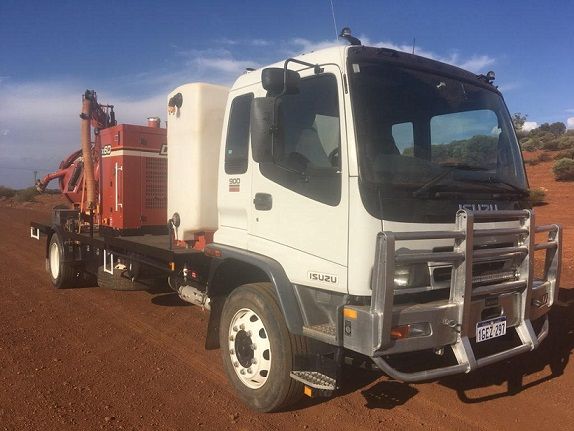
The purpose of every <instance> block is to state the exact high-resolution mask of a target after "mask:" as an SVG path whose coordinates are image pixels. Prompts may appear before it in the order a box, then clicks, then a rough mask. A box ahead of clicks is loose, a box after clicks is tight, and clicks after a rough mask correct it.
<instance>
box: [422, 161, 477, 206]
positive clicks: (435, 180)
mask: <svg viewBox="0 0 574 431" xmlns="http://www.w3.org/2000/svg"><path fill="white" fill-rule="evenodd" d="M440 166H442V167H445V168H447V170H446V171H444V172H441V173H440V174H438V175H436V176H435V177H433V178H431V179H430V180H429V181H427V182H426V183H424V184H423V185H422V186H420V187H419V188H418V189H416V190H415V191H414V192H413V197H415V198H418V197H420V196H421V195H423V194H424V193H426V192H427V191H428V190H429V189H430V188H431V187H432V186H434V185H435V184H436V183H438V182H439V181H440V180H442V179H443V178H444V177H446V176H447V175H448V174H450V173H452V171H454V170H456V169H459V170H462V171H487V170H488V169H486V168H483V167H481V166H473V165H467V164H465V163H442V164H441V165H440Z"/></svg>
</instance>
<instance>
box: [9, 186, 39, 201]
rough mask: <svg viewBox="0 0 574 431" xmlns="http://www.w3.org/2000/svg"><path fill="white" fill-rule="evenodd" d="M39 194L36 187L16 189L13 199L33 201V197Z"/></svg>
mask: <svg viewBox="0 0 574 431" xmlns="http://www.w3.org/2000/svg"><path fill="white" fill-rule="evenodd" d="M39 194H40V193H39V192H38V190H36V187H28V188H27V189H22V190H18V191H17V192H16V194H15V195H14V200H16V201H18V202H33V201H34V197H35V196H37V195H39Z"/></svg>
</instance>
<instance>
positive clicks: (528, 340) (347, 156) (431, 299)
mask: <svg viewBox="0 0 574 431" xmlns="http://www.w3.org/2000/svg"><path fill="white" fill-rule="evenodd" d="M493 79H494V78H493V74H489V75H487V76H483V75H480V76H477V75H474V74H472V73H470V72H467V71H464V70H461V69H459V68H457V67H454V66H450V65H446V64H443V63H439V62H436V61H434V60H429V59H425V58H421V57H418V56H414V55H410V54H406V53H399V52H396V51H393V50H389V49H386V48H370V47H363V46H348V47H335V48H329V49H325V50H321V51H318V52H313V53H309V54H306V55H302V56H300V57H297V58H296V59H288V60H287V61H285V62H284V63H278V64H276V65H272V66H270V67H269V68H265V69H263V70H256V71H253V72H249V73H246V74H244V75H242V76H241V77H239V78H238V79H237V81H236V82H235V84H234V85H233V87H232V89H231V91H230V93H229V100H228V104H227V114H226V124H225V126H224V129H223V137H222V143H221V152H220V164H219V188H218V208H219V227H218V230H217V232H216V233H215V238H214V241H215V242H214V244H212V245H211V246H210V247H212V248H213V249H214V250H215V249H218V247H219V249H220V250H221V251H222V253H223V254H225V253H233V251H232V250H234V249H235V250H241V254H250V255H251V256H252V257H254V258H255V259H257V256H262V257H264V258H265V259H270V260H272V261H273V262H276V263H277V265H278V266H279V267H280V268H281V269H282V271H284V275H285V277H286V279H287V280H288V281H287V282H286V286H288V287H284V288H283V289H289V290H293V294H294V295H293V296H294V298H291V295H290V294H289V295H288V294H285V293H282V292H281V289H282V288H281V287H276V289H277V295H278V296H279V299H280V303H281V304H282V306H283V309H284V314H285V320H286V321H287V326H288V327H289V329H290V330H291V331H292V332H293V333H295V334H297V335H303V336H305V337H308V338H310V339H314V340H320V341H321V342H323V343H326V344H329V345H333V346H339V347H342V348H344V349H347V350H351V351H354V352H358V353H361V354H364V355H367V356H369V357H371V358H372V360H373V361H374V362H375V364H376V365H378V366H379V367H380V368H381V369H382V370H383V371H385V372H386V373H388V374H389V375H391V376H393V377H396V378H399V379H402V380H406V381H419V380H426V379H430V378H439V377H442V376H445V375H449V374H454V373H459V372H468V371H470V370H472V369H474V368H477V367H480V366H484V365H487V364H489V363H492V362H496V361H499V360H502V359H504V358H508V357H510V356H513V355H516V354H518V353H520V352H524V351H527V350H531V349H533V348H535V347H537V346H538V344H539V342H540V341H541V340H542V339H543V338H544V337H545V336H546V334H547V330H548V324H547V319H546V313H547V312H548V310H549V308H550V306H551V305H552V303H553V301H554V300H555V298H556V295H557V291H558V287H557V280H558V273H559V264H560V248H559V239H560V230H559V227H558V226H555V225H553V226H545V227H539V228H536V227H535V225H534V214H533V212H532V211H531V209H530V203H529V199H528V183H527V180H526V175H525V171H524V166H523V162H522V158H521V153H520V149H519V146H518V143H517V139H516V136H515V133H514V130H513V127H512V122H511V119H510V116H509V113H508V110H507V108H506V106H505V104H504V101H503V98H502V96H501V94H500V93H499V91H498V90H497V88H496V86H494V85H493V84H492V81H493ZM248 118H249V119H250V128H249V127H248V125H247V123H246V121H247V119H248ZM535 231H536V232H540V231H544V232H548V233H549V236H548V239H547V240H546V241H544V242H543V243H541V244H538V245H537V244H535V242H534V233H535ZM541 248H544V249H546V250H547V251H548V253H547V255H546V264H545V272H544V275H543V277H542V278H541V279H534V276H533V251H534V250H537V249H541ZM291 300H293V301H294V302H295V305H294V309H298V310H300V313H301V317H300V320H299V318H292V316H290V315H289V313H290V312H287V311H285V310H288V309H291V307H290V306H289V303H290V301H291ZM533 322H534V323H533ZM511 331H512V332H515V333H516V337H515V338H516V339H515V340H513V341H514V344H512V342H511V341H509V342H508V343H506V344H504V343H502V342H501V343H500V344H501V348H500V350H499V351H496V352H495V353H489V354H484V355H482V356H481V355H480V353H478V351H480V343H483V344H493V343H496V342H497V341H499V340H502V339H504V338H512V337H510V336H506V335H507V332H508V333H510V332H511ZM491 339H494V340H493V341H491ZM496 339H499V340H496ZM507 341H508V340H507ZM477 346H478V347H477ZM449 347H450V349H448V348H449ZM445 349H447V350H451V351H452V352H451V356H452V359H453V363H452V364H449V365H445V366H440V367H437V368H433V369H426V368H425V367H424V366H423V367H422V369H421V370H418V371H403V370H401V369H400V366H395V365H393V364H392V355H393V354H396V353H405V352H418V351H423V350H432V351H434V352H435V353H437V354H440V355H443V354H444V352H445ZM446 356H448V355H446ZM307 371H308V372H307V373H305V372H304V371H301V372H298V370H296V369H294V371H293V372H292V373H291V377H292V378H295V379H298V380H300V381H302V382H304V383H305V384H306V385H311V386H312V383H313V382H314V381H315V382H316V381H319V382H320V383H317V384H316V385H315V387H318V388H322V389H325V388H326V387H329V384H332V385H334V383H333V382H334V381H333V380H330V379H329V378H328V377H327V376H326V375H324V374H323V373H321V372H320V371H319V372H318V373H319V378H318V380H317V375H313V372H317V370H312V369H310V370H307Z"/></svg>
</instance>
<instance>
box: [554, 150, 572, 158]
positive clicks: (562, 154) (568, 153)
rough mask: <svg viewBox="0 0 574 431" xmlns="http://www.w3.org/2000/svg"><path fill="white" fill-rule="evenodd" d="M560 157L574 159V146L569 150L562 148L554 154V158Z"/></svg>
mask: <svg viewBox="0 0 574 431" xmlns="http://www.w3.org/2000/svg"><path fill="white" fill-rule="evenodd" d="M560 159H574V148H569V149H567V150H562V151H560V152H558V153H557V154H556V155H555V156H554V160H560Z"/></svg>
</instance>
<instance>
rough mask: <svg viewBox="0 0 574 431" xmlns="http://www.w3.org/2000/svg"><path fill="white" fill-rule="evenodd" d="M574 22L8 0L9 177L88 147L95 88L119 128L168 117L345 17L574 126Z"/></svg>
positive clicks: (322, 37) (458, 11)
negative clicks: (180, 98) (183, 94)
mask: <svg viewBox="0 0 574 431" xmlns="http://www.w3.org/2000/svg"><path fill="white" fill-rule="evenodd" d="M331 4H332V5H333V10H334V12H335V14H334V15H335V19H333V13H332V9H331ZM335 23H336V24H335ZM573 23H574V2H573V1H568V0H561V1H552V0H548V1H544V2H542V1H540V0H537V1H533V0H525V1H509V0H507V1H500V0H498V1H490V0H483V1H481V2H476V1H473V2H470V1H461V0H456V1H451V0H440V1H428V0H411V1H396V0H395V1H390V0H379V1H359V0H355V1H351V0H332V1H330V0H306V1H299V0H290V1H288V2H278V1H270V0H267V1H237V0H236V1H229V0H228V1H219V0H210V1H209V2H200V1H193V0H187V1H179V0H170V1H169V2H158V1H148V0H138V1H135V0H133V1H128V0H123V1H120V0H115V1H114V0H99V1H97V2H81V1H77V0H74V1H65V0H52V1H48V0H44V1H40V0H36V1H32V0H0V185H5V186H10V187H26V186H29V185H31V184H32V183H33V179H34V171H38V175H39V176H43V175H45V174H46V173H47V172H49V171H52V170H54V169H56V168H57V166H58V164H59V162H60V161H61V160H62V159H64V158H65V157H66V156H67V155H68V154H69V153H71V152H73V151H75V150H76V149H79V146H80V122H79V116H78V115H79V113H80V111H81V96H82V94H83V93H84V92H85V90H86V89H93V90H96V92H97V93H98V100H99V102H100V103H109V104H113V105H115V110H116V113H117V118H118V121H119V122H121V123H131V124H145V120H146V118H147V117H149V116H159V117H161V118H162V120H165V119H166V118H165V117H166V114H165V100H166V95H167V93H168V92H169V91H170V90H172V89H173V88H175V87H177V86H179V85H181V84H183V83H187V82H194V81H202V82H211V83H218V84H225V85H231V84H232V83H233V81H234V80H235V78H236V77H237V76H238V75H240V74H241V73H243V71H244V70H245V68H247V67H260V66H264V65H266V64H269V63H273V62H276V61H279V60H281V59H284V58H286V57H288V56H292V55H296V54H299V53H303V52H307V51H311V50H315V49H318V48H321V47H326V46H331V45H334V44H337V43H342V42H340V41H339V42H338V41H337V39H336V29H337V30H340V29H341V28H342V27H344V26H349V27H350V28H351V29H352V30H353V34H354V35H355V36H357V37H359V38H360V39H361V40H362V41H363V44H365V45H367V44H368V45H375V46H386V47H391V48H395V49H400V50H406V51H408V52H410V51H411V50H412V46H413V40H414V44H415V52H416V53H417V54H419V55H424V56H428V57H432V58H435V59H438V60H441V61H445V62H447V63H451V64H455V65H458V66H461V67H463V68H466V69H469V70H471V71H473V72H477V73H485V72H487V71H489V70H494V71H495V72H496V84H497V85H499V87H500V89H501V91H502V92H503V94H504V97H505V100H506V102H507V104H508V107H509V110H510V112H512V113H515V112H521V113H522V114H527V115H528V118H527V120H528V122H527V127H535V126H536V125H539V124H541V123H544V122H555V121H562V122H564V123H565V124H567V125H568V126H569V127H570V128H574V84H573V77H574V55H573V54H574V26H573Z"/></svg>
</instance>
